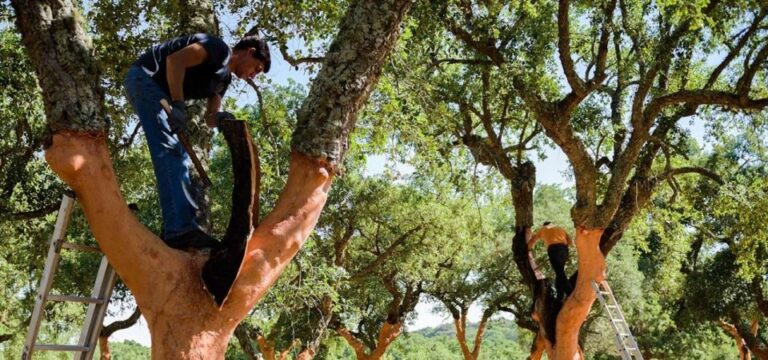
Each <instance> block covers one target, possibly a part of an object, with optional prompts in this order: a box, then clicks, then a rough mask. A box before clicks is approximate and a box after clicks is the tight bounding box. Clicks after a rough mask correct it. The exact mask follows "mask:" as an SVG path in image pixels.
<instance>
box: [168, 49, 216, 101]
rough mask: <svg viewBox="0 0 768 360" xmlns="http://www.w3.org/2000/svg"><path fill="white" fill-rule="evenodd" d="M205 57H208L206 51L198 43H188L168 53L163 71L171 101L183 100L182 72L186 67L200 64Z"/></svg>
mask: <svg viewBox="0 0 768 360" xmlns="http://www.w3.org/2000/svg"><path fill="white" fill-rule="evenodd" d="M206 58H208V52H207V51H205V48H204V47H203V46H202V45H200V44H191V45H188V46H187V47H185V48H183V49H181V50H179V51H177V52H175V53H173V54H171V55H168V59H166V62H165V72H166V79H167V80H168V88H169V89H170V91H171V100H172V101H181V100H184V73H185V72H186V70H187V68H190V67H193V66H195V65H199V64H201V63H202V62H203V61H205V59H206Z"/></svg>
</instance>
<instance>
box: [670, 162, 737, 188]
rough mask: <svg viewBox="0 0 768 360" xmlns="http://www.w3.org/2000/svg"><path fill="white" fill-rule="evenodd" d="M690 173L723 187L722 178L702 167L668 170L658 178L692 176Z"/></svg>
mask: <svg viewBox="0 0 768 360" xmlns="http://www.w3.org/2000/svg"><path fill="white" fill-rule="evenodd" d="M692 173H693V174H699V175H701V176H705V177H708V178H710V179H712V180H713V181H714V182H716V183H718V184H720V185H725V181H723V178H722V177H721V176H720V175H718V174H717V173H715V172H714V171H712V170H709V169H705V168H702V167H695V166H687V167H681V168H675V169H670V170H669V171H666V172H665V173H663V174H661V175H660V176H659V178H668V177H673V176H676V175H682V174H692Z"/></svg>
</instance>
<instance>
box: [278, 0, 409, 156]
mask: <svg viewBox="0 0 768 360" xmlns="http://www.w3.org/2000/svg"><path fill="white" fill-rule="evenodd" d="M412 5H413V0H383V1H374V0H359V1H354V2H353V3H352V5H351V6H350V9H349V10H348V13H347V14H346V16H345V17H344V20H342V23H341V27H340V29H339V33H338V35H337V36H336V38H335V40H334V41H333V43H332V44H331V47H330V49H328V51H327V52H326V55H325V61H324V62H323V68H322V70H320V72H319V73H318V75H317V77H316V78H315V80H314V81H313V82H312V88H311V89H310V92H309V97H308V99H307V101H305V102H304V104H302V106H301V109H300V110H299V112H298V123H297V126H296V130H295V131H294V133H293V140H292V147H293V150H294V151H297V152H299V153H302V154H306V155H308V156H310V157H312V158H319V159H324V160H325V161H327V162H328V163H329V164H330V165H331V166H332V167H334V168H335V167H336V166H338V165H339V164H340V163H341V160H342V159H343V157H344V154H345V153H346V151H347V149H348V144H347V138H348V136H349V134H350V133H351V132H352V130H353V128H354V126H355V121H356V120H357V112H358V111H359V110H360V108H361V107H362V106H363V104H365V101H366V99H368V95H369V94H370V92H371V90H373V88H374V86H375V85H376V83H377V81H378V78H379V75H380V74H381V68H382V66H381V65H382V63H383V62H384V59H385V58H386V57H387V55H389V53H390V50H391V49H392V48H393V47H394V45H395V43H396V42H397V39H398V37H399V36H400V31H399V29H400V24H401V22H402V20H403V17H404V16H405V15H406V13H407V12H408V10H409V9H410V8H411V6H412Z"/></svg>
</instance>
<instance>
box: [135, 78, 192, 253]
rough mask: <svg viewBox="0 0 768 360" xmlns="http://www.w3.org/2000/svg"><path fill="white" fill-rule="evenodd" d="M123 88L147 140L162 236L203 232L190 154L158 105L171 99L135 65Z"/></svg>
mask: <svg viewBox="0 0 768 360" xmlns="http://www.w3.org/2000/svg"><path fill="white" fill-rule="evenodd" d="M123 86H124V87H125V92H126V95H127V97H128V101H129V102H130V103H131V105H132V106H133V109H134V111H135V112H136V115H138V116H139V121H140V122H141V127H142V128H143V129H144V134H145V135H146V137H147V144H148V145H149V154H150V156H151V157H152V165H153V167H154V169H155V178H156V179H157V187H158V190H159V195H160V208H161V209H162V211H163V234H162V237H163V238H164V239H167V238H170V237H173V236H176V235H181V234H183V233H185V232H188V231H192V230H196V229H200V230H202V227H201V226H200V225H198V223H197V221H196V220H195V213H196V210H197V209H198V205H197V203H196V202H195V200H194V191H195V190H194V189H193V188H192V185H191V182H190V180H189V164H190V162H189V161H190V160H189V155H187V152H186V151H185V150H184V147H183V146H182V145H181V143H180V142H179V140H178V139H177V138H176V136H175V135H174V134H172V133H171V130H170V127H169V126H168V116H167V115H166V113H165V111H164V110H163V108H162V106H161V105H160V99H166V100H168V102H170V100H171V99H170V97H169V96H168V94H166V93H165V92H164V91H163V90H162V89H161V88H160V86H158V85H157V83H155V81H154V80H152V78H150V77H149V75H148V74H147V73H145V72H144V70H143V69H141V68H140V67H138V66H132V67H131V69H130V70H128V75H126V77H125V81H124V82H123Z"/></svg>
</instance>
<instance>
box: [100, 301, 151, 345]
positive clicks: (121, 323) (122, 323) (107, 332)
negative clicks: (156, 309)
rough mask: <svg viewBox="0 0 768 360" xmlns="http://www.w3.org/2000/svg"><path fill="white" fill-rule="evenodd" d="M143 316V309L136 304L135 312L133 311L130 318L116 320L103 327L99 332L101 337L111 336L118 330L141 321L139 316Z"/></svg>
mask: <svg viewBox="0 0 768 360" xmlns="http://www.w3.org/2000/svg"><path fill="white" fill-rule="evenodd" d="M140 317H141V309H139V307H138V306H136V309H134V310H133V313H131V315H130V316H128V318H126V319H123V320H118V321H115V322H113V323H111V324H109V325H107V326H104V327H103V328H102V329H101V333H99V337H106V338H108V337H110V336H112V334H114V333H115V332H116V331H119V330H123V329H127V328H129V327H131V326H133V325H134V324H136V322H137V321H139V318H140Z"/></svg>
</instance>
